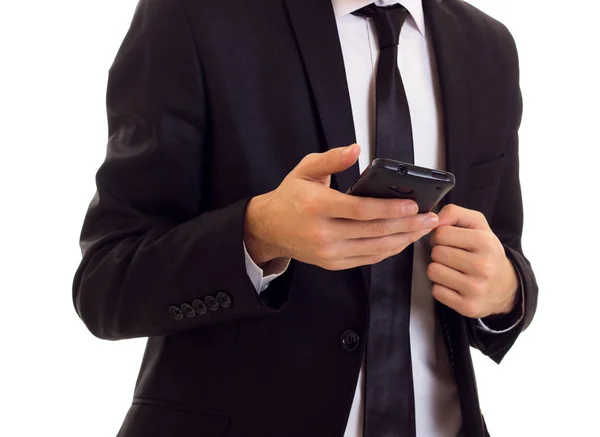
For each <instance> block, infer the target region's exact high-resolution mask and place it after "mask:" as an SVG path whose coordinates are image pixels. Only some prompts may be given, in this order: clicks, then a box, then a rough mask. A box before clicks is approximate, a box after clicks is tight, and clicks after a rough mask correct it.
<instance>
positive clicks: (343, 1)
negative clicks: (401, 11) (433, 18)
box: [331, 0, 425, 35]
mask: <svg viewBox="0 0 600 437" xmlns="http://www.w3.org/2000/svg"><path fill="white" fill-rule="evenodd" d="M331 1H332V4H333V11H334V13H335V16H336V18H338V17H341V16H342V15H347V14H351V13H352V12H354V11H357V10H359V9H360V8H362V7H364V6H367V5H369V4H371V3H375V4H376V5H377V6H389V5H393V4H396V3H400V4H401V5H402V6H404V7H405V8H406V9H407V10H408V12H410V15H411V17H412V18H413V20H414V21H415V24H416V25H417V29H418V30H419V32H420V33H421V35H425V14H424V13H423V3H422V0H400V1H398V0H331Z"/></svg>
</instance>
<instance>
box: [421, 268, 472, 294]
mask: <svg viewBox="0 0 600 437" xmlns="http://www.w3.org/2000/svg"><path fill="white" fill-rule="evenodd" d="M427 277H428V278H429V280H430V281H431V282H435V283H437V284H440V285H444V286H446V287H448V288H451V289H452V290H456V292H457V293H460V294H461V295H465V294H468V290H469V289H470V286H469V276H467V275H465V274H464V273H462V272H459V271H457V270H454V269H451V268H450V267H448V266H445V265H443V264H440V263H437V262H431V263H430V264H429V265H428V266H427Z"/></svg>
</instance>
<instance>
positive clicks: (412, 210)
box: [404, 202, 419, 214]
mask: <svg viewBox="0 0 600 437" xmlns="http://www.w3.org/2000/svg"><path fill="white" fill-rule="evenodd" d="M404 211H406V214H416V213H417V212H419V205H417V204H416V203H414V202H411V203H409V204H408V205H405V206H404Z"/></svg>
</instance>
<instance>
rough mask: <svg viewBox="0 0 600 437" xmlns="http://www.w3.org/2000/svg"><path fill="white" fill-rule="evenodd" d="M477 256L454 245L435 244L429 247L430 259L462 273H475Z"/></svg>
mask: <svg viewBox="0 0 600 437" xmlns="http://www.w3.org/2000/svg"><path fill="white" fill-rule="evenodd" d="M478 259H479V256H478V255H476V254H474V253H472V252H467V251H466V250H463V249H457V248H455V247H450V246H443V245H439V244H438V245H436V246H434V247H433V248H432V249H431V260H432V261H434V262H436V263H438V264H442V265H444V266H446V267H449V268H451V269H454V270H456V271H459V272H461V273H464V274H467V275H468V274H473V273H475V265H476V260H478Z"/></svg>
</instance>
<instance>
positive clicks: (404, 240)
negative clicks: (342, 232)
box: [338, 230, 429, 260]
mask: <svg viewBox="0 0 600 437" xmlns="http://www.w3.org/2000/svg"><path fill="white" fill-rule="evenodd" d="M428 232H429V230H425V231H417V232H406V233H400V234H394V235H388V236H386V237H377V238H360V239H354V240H345V241H343V242H341V243H340V244H339V246H338V247H339V249H338V250H339V252H338V254H341V255H342V256H343V257H344V258H352V257H357V256H359V257H360V256H367V257H378V258H380V260H383V259H386V258H388V257H390V256H393V255H397V254H398V253H400V252H402V251H403V250H404V249H405V248H406V246H408V245H409V244H411V243H414V242H415V241H417V240H419V239H420V238H422V237H423V236H424V235H426V234H427V233H428Z"/></svg>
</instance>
